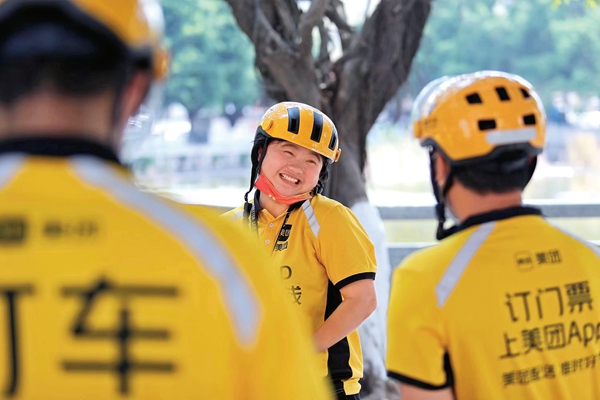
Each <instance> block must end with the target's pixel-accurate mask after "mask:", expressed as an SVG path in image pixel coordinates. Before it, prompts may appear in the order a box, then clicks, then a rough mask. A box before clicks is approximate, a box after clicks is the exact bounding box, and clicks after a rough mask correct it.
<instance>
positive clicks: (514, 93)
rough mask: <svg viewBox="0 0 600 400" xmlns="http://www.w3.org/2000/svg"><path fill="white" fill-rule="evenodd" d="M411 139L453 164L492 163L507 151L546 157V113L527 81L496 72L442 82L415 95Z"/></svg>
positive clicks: (452, 78) (438, 81)
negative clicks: (436, 152) (433, 149)
mask: <svg viewBox="0 0 600 400" xmlns="http://www.w3.org/2000/svg"><path fill="white" fill-rule="evenodd" d="M412 122H413V124H412V126H413V134H414V136H415V137H416V138H417V139H419V141H420V142H421V145H422V146H433V147H434V148H436V150H438V151H440V152H441V153H442V154H444V156H445V157H446V158H447V159H448V160H449V161H450V162H451V163H452V164H454V165H464V164H469V163H473V162H480V161H486V160H492V159H494V158H496V157H498V155H500V154H502V153H504V152H509V151H523V152H525V153H526V154H528V155H532V156H535V155H538V154H540V153H541V152H542V150H543V147H544V143H545V140H546V114H545V111H544V106H543V104H542V101H541V100H540V98H539V96H538V94H537V93H536V92H535V90H534V89H533V87H532V86H531V84H530V83H529V82H527V81H526V80H525V79H523V78H521V77H519V76H517V75H513V74H508V73H503V72H498V71H481V72H477V73H472V74H464V75H459V76H454V77H443V78H439V79H437V80H435V81H432V82H431V83H429V84H428V85H427V86H426V87H425V88H424V89H423V90H422V91H421V93H419V95H418V96H417V99H416V100H415V104H414V106H413V112H412Z"/></svg>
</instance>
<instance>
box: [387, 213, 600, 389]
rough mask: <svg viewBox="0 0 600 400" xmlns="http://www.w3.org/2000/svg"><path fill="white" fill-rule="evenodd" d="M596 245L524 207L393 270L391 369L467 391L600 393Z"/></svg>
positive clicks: (406, 377)
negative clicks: (550, 223) (564, 230)
mask: <svg viewBox="0 0 600 400" xmlns="http://www.w3.org/2000/svg"><path fill="white" fill-rule="evenodd" d="M598 299H600V252H599V251H598V249H596V248H594V247H593V246H592V245H590V244H588V243H585V242H583V241H581V240H578V239H576V238H574V237H572V236H571V235H570V234H568V233H566V232H563V231H561V230H560V229H558V228H555V227H553V226H551V225H549V224H548V223H547V222H546V221H545V220H544V219H543V218H542V217H541V216H540V215H539V211H538V210H536V209H532V208H527V207H517V208H512V209H507V210H502V211H496V212H493V213H489V214H485V215H481V216H477V217H474V218H472V219H469V220H467V221H466V222H465V224H463V229H462V230H460V231H459V232H458V233H455V234H453V235H452V236H450V237H448V238H446V239H444V240H442V241H441V243H440V244H438V245H437V246H434V247H431V248H428V249H425V250H422V251H420V252H418V253H416V254H413V255H411V256H410V257H408V258H407V259H406V260H405V261H404V262H403V263H402V264H401V265H400V266H399V267H398V269H397V270H396V271H395V272H394V278H393V283H392V294H391V299H390V307H389V313H388V318H389V323H388V356H387V369H388V374H389V375H390V376H391V377H393V378H396V379H398V380H400V381H402V382H405V383H408V384H412V385H416V386H419V387H422V388H426V389H432V390H434V389H440V388H444V387H450V386H451V387H453V389H454V393H455V395H456V398H457V399H459V400H466V399H486V400H494V399H511V400H519V399H523V400H525V399H527V400H534V399H540V400H542V399H543V400H551V399H556V400H558V399H577V400H592V399H599V398H600V306H599V305H598V304H597V302H596V301H597V300H598Z"/></svg>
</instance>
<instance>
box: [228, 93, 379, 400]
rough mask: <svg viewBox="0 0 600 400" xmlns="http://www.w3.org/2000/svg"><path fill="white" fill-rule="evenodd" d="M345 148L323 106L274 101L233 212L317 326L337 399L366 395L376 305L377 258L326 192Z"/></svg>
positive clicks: (317, 339) (322, 357) (260, 128)
mask: <svg viewBox="0 0 600 400" xmlns="http://www.w3.org/2000/svg"><path fill="white" fill-rule="evenodd" d="M340 153H341V150H340V148H339V138H338V134H337V130H336V128H335V125H334V124H333V122H332V121H331V119H330V118H329V117H328V116H327V115H325V114H324V113H323V112H321V111H320V110H318V109H316V108H314V107H311V106H308V105H306V104H302V103H297V102H283V103H278V104H276V105H274V106H273V107H271V108H270V109H269V110H267V112H266V113H265V114H264V116H263V117H262V119H261V121H260V123H259V126H258V128H257V130H256V135H255V139H254V144H253V147H252V151H251V160H252V172H251V178H250V189H249V191H248V192H247V193H246V194H245V196H244V199H245V203H244V204H243V205H242V206H240V207H238V208H236V209H234V210H232V211H230V212H229V213H227V214H226V216H227V217H229V218H231V219H232V220H234V221H236V222H237V223H238V224H240V225H242V226H244V227H247V228H249V229H250V230H251V231H252V232H254V234H255V235H257V237H258V238H259V246H260V247H261V248H264V249H265V250H266V251H267V252H268V253H269V254H270V255H271V259H272V260H273V261H274V265H276V266H278V267H279V273H280V274H281V278H282V282H283V285H284V289H285V290H286V292H287V293H288V296H289V302H290V303H291V304H292V305H294V306H295V307H297V308H298V309H299V311H300V312H301V314H303V315H304V316H306V317H307V318H308V321H309V324H310V325H309V326H310V328H311V329H312V331H313V332H314V334H313V341H314V343H315V346H316V348H317V351H318V353H319V357H320V360H321V365H320V368H319V373H320V374H321V376H323V377H326V376H328V377H329V379H330V381H331V382H332V383H333V386H334V391H335V394H336V396H337V398H338V399H360V383H359V379H360V378H361V377H362V374H363V362H362V353H361V347H360V339H359V337H358V332H357V331H356V329H357V328H358V326H359V325H360V324H361V323H362V322H363V321H364V320H365V319H366V318H367V317H368V316H369V315H370V314H371V313H372V312H373V311H374V310H375V307H376V303H377V300H376V294H375V287H374V282H373V280H374V279H375V271H376V261H375V254H374V249H373V244H372V243H371V241H370V240H369V238H368V236H367V234H366V232H365V231H364V229H363V227H362V226H361V225H360V223H359V222H358V220H357V219H356V217H355V216H354V215H353V214H352V212H351V211H350V210H349V209H348V208H346V207H345V206H343V205H342V204H340V203H338V202H337V201H334V200H331V199H328V198H327V197H325V196H323V195H321V194H320V193H321V191H322V190H323V185H324V184H325V182H326V180H327V177H328V167H329V165H330V164H332V163H333V162H336V161H337V160H338V159H339V157H340ZM253 189H256V191H255V193H254V200H253V201H248V195H249V193H250V192H251V191H252V190H253Z"/></svg>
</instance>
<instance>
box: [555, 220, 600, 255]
mask: <svg viewBox="0 0 600 400" xmlns="http://www.w3.org/2000/svg"><path fill="white" fill-rule="evenodd" d="M552 226H553V227H554V228H556V229H558V230H559V231H561V232H562V233H564V234H565V235H567V236H570V237H571V238H573V239H575V240H577V241H578V242H581V244H583V245H584V246H586V247H587V248H589V249H590V250H592V251H593V252H594V254H596V256H597V257H598V258H600V248H598V246H596V245H594V244H592V243H590V242H588V241H587V240H585V239H583V238H581V237H579V236H577V235H575V234H574V233H571V232H569V231H566V230H564V229H563V228H561V227H558V226H556V225H552Z"/></svg>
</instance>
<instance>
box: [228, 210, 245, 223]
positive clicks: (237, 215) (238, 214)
mask: <svg viewBox="0 0 600 400" xmlns="http://www.w3.org/2000/svg"><path fill="white" fill-rule="evenodd" d="M243 216H244V212H243V211H240V212H239V213H236V214H235V215H234V216H233V218H231V221H237V220H238V219H240V218H242V217H243Z"/></svg>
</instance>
